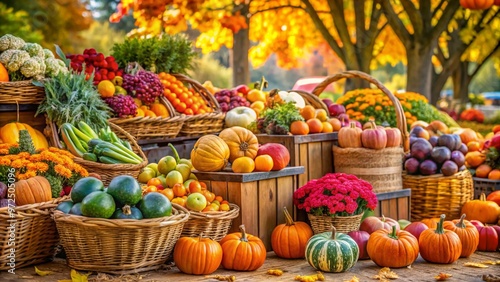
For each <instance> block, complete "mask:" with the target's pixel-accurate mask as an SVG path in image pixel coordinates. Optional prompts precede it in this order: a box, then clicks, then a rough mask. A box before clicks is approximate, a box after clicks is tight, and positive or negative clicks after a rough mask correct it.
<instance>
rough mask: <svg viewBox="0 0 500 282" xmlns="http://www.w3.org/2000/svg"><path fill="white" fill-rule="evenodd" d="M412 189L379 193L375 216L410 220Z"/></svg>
mask: <svg viewBox="0 0 500 282" xmlns="http://www.w3.org/2000/svg"><path fill="white" fill-rule="evenodd" d="M410 197H411V189H402V190H398V191H391V192H383V193H377V199H378V204H377V207H376V208H375V211H374V216H382V215H383V216H385V217H389V218H394V219H406V220H410V216H411V201H410Z"/></svg>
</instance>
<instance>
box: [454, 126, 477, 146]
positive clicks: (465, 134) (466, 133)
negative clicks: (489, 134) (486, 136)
mask: <svg viewBox="0 0 500 282" xmlns="http://www.w3.org/2000/svg"><path fill="white" fill-rule="evenodd" d="M459 135H460V139H461V140H462V143H464V144H469V142H471V141H479V138H478V137H477V133H476V132H475V131H474V130H472V129H470V128H464V129H463V130H462V132H460V134H459Z"/></svg>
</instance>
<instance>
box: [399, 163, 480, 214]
mask: <svg viewBox="0 0 500 282" xmlns="http://www.w3.org/2000/svg"><path fill="white" fill-rule="evenodd" d="M403 185H404V187H405V188H409V189H411V219H412V220H422V219H424V218H432V217H439V216H440V215H441V214H445V215H446V217H447V218H449V219H456V218H459V217H460V210H461V209H462V205H463V204H464V203H465V202H467V201H469V200H471V199H472V197H473V191H474V190H473V189H472V176H471V174H470V172H469V171H468V170H467V169H465V170H463V171H460V172H458V173H456V174H454V175H451V176H443V175H442V174H434V175H428V176H422V175H408V174H406V173H403Z"/></svg>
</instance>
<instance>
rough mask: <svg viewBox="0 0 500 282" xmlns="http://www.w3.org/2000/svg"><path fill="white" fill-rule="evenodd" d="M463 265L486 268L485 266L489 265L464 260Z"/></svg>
mask: <svg viewBox="0 0 500 282" xmlns="http://www.w3.org/2000/svg"><path fill="white" fill-rule="evenodd" d="M464 266H470V267H477V268H487V267H489V266H487V265H485V264H482V263H478V262H466V263H464Z"/></svg>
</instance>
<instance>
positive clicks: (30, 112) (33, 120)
mask: <svg viewBox="0 0 500 282" xmlns="http://www.w3.org/2000/svg"><path fill="white" fill-rule="evenodd" d="M37 108H38V105H36V104H18V105H16V104H0V127H1V126H4V125H5V124H7V123H9V122H12V121H19V122H22V123H27V124H29V125H31V127H33V128H35V129H38V130H40V132H43V130H44V128H45V127H46V123H45V117H44V116H43V115H39V116H37V117H35V112H36V109H37Z"/></svg>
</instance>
